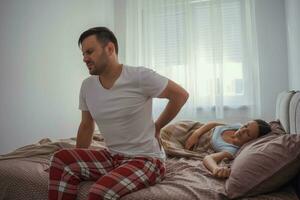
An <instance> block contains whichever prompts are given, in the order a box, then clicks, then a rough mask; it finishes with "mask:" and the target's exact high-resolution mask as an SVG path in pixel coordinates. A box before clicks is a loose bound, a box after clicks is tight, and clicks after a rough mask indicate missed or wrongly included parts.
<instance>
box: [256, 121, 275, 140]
mask: <svg viewBox="0 0 300 200" xmlns="http://www.w3.org/2000/svg"><path fill="white" fill-rule="evenodd" d="M253 121H255V122H256V123H257V125H258V130H259V136H262V135H266V134H267V133H269V132H271V126H270V124H268V123H267V122H266V121H264V120H261V119H255V120H253Z"/></svg>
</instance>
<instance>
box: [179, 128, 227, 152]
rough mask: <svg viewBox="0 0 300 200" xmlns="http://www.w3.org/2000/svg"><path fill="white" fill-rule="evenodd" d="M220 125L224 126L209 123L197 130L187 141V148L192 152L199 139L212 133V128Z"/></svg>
mask: <svg viewBox="0 0 300 200" xmlns="http://www.w3.org/2000/svg"><path fill="white" fill-rule="evenodd" d="M218 125H223V124H221V123H217V122H209V123H207V124H204V125H203V126H201V127H200V128H198V129H197V130H195V131H194V133H193V134H192V135H191V136H190V137H189V138H188V139H187V140H186V142H185V148H186V149H189V150H190V149H191V148H192V147H193V146H194V145H195V144H196V143H197V142H198V140H199V138H200V137H201V136H202V135H203V134H204V133H206V132H208V131H210V130H211V129H212V128H214V127H216V126H218Z"/></svg>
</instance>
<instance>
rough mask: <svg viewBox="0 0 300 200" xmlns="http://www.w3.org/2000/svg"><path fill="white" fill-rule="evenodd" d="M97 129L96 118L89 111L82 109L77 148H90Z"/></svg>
mask: <svg viewBox="0 0 300 200" xmlns="http://www.w3.org/2000/svg"><path fill="white" fill-rule="evenodd" d="M94 130H95V124H94V120H93V118H92V115H91V113H90V112H89V111H82V114H81V123H80V125H79V129H78V133H77V140H76V148H89V146H90V145H91V142H92V138H93V133H94Z"/></svg>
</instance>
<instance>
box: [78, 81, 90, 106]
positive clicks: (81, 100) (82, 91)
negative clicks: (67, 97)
mask: <svg viewBox="0 0 300 200" xmlns="http://www.w3.org/2000/svg"><path fill="white" fill-rule="evenodd" d="M84 85H85V84H84V81H83V82H82V84H81V88H80V93H79V106H78V108H79V110H82V111H88V110H89V109H88V107H87V104H86V100H85V92H86V91H85V87H84Z"/></svg>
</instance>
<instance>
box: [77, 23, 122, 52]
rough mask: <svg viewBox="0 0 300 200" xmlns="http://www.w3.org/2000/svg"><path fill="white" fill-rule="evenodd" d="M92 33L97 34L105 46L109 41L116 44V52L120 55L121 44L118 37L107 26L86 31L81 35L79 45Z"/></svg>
mask: <svg viewBox="0 0 300 200" xmlns="http://www.w3.org/2000/svg"><path fill="white" fill-rule="evenodd" d="M91 35H95V36H96V37H97V39H98V41H99V42H101V44H103V46H105V45H107V43H108V42H112V43H113V44H114V45H115V50H116V54H117V55H118V51H119V46H118V41H117V38H116V36H115V35H114V33H113V32H112V31H111V30H109V29H108V28H106V27H94V28H90V29H88V30H86V31H84V32H83V33H82V34H81V35H80V37H79V40H78V46H81V43H82V41H83V40H84V39H85V38H87V37H88V36H91Z"/></svg>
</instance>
